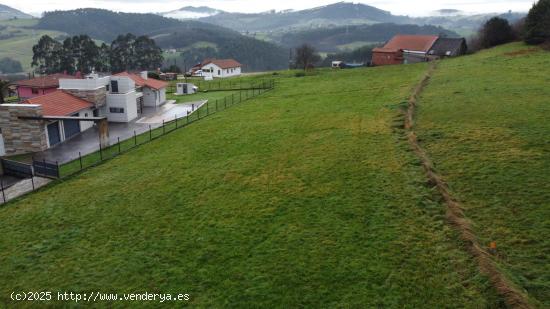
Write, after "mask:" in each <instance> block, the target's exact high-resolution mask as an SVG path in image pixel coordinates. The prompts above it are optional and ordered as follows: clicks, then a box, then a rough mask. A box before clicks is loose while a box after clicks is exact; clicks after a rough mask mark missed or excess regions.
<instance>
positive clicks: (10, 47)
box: [0, 19, 62, 71]
mask: <svg viewBox="0 0 550 309" xmlns="http://www.w3.org/2000/svg"><path fill="white" fill-rule="evenodd" d="M36 23H37V20H35V19H18V20H3V21H0V25H2V26H7V27H8V28H7V29H5V30H3V31H4V32H6V33H11V32H14V31H15V32H17V37H14V38H10V39H5V40H0V59H1V58H4V57H9V58H12V59H14V60H17V61H19V62H21V65H22V66H23V70H25V71H29V70H30V69H31V62H32V47H33V45H35V44H36V43H38V40H39V39H40V37H41V36H43V35H46V34H47V35H49V36H51V37H52V38H55V37H57V36H59V35H61V34H62V33H61V32H57V31H49V30H33V29H27V28H26V27H30V26H33V25H34V24H36Z"/></svg>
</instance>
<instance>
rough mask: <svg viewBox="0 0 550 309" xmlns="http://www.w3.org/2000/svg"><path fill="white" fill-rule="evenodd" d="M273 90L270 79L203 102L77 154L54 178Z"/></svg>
mask: <svg viewBox="0 0 550 309" xmlns="http://www.w3.org/2000/svg"><path fill="white" fill-rule="evenodd" d="M274 87H275V81H274V80H262V81H261V82H259V83H255V84H254V88H251V89H243V90H240V91H238V92H235V93H233V94H231V95H228V96H225V97H223V98H221V99H216V100H211V101H206V102H205V103H204V104H202V105H200V106H198V107H197V109H196V110H194V111H193V112H192V113H191V114H189V113H188V114H187V115H186V116H183V117H177V116H175V117H174V119H173V120H169V121H163V123H162V125H160V126H158V127H155V128H153V127H152V126H149V129H148V130H147V131H146V132H143V133H141V134H138V133H137V132H135V131H134V135H133V136H132V137H130V138H126V139H120V138H118V139H117V142H116V143H115V144H113V145H110V146H109V147H99V150H98V151H96V152H93V153H90V154H85V155H83V154H82V153H78V156H77V158H76V159H75V160H72V161H69V162H63V163H62V164H60V168H59V170H58V175H59V177H60V178H63V177H67V176H70V175H73V174H75V173H78V172H80V171H82V170H84V169H86V168H89V167H91V166H95V165H98V164H100V163H101V162H103V161H105V160H109V159H112V158H114V157H116V156H118V155H120V154H122V153H125V152H127V151H129V150H132V149H134V148H136V147H138V146H140V145H143V144H145V143H148V142H150V141H153V140H155V139H157V138H159V137H162V136H164V135H166V134H169V133H171V132H173V131H175V130H177V129H181V128H184V127H186V126H188V125H190V124H191V123H194V122H196V121H198V120H200V119H203V118H205V117H208V116H210V115H212V114H215V113H217V112H220V111H223V110H225V109H228V108H230V107H232V106H234V105H236V104H239V103H241V102H244V101H246V100H249V99H252V98H255V97H257V96H259V95H261V94H263V93H265V92H267V91H270V90H272V89H274Z"/></svg>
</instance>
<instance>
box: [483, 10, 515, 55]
mask: <svg viewBox="0 0 550 309" xmlns="http://www.w3.org/2000/svg"><path fill="white" fill-rule="evenodd" d="M513 40H514V31H513V29H512V26H510V23H509V22H508V20H506V19H504V18H500V17H493V18H491V19H489V20H488V21H487V22H486V23H485V24H484V25H483V27H482V28H481V31H480V44H481V47H483V48H489V47H493V46H497V45H501V44H506V43H509V42H512V41H513Z"/></svg>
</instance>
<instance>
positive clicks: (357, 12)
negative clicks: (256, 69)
mask: <svg viewBox="0 0 550 309" xmlns="http://www.w3.org/2000/svg"><path fill="white" fill-rule="evenodd" d="M447 11H452V12H454V13H455V14H441V12H436V13H435V15H434V16H430V17H419V18H413V17H409V16H400V15H393V14H391V13H390V12H387V11H384V10H380V9H378V8H376V7H373V6H370V5H366V4H361V3H350V2H339V3H334V4H331V5H326V6H321V7H316V8H312V9H308V10H302V11H282V12H275V11H271V12H264V13H255V14H245V13H228V12H223V13H220V14H218V15H216V16H211V17H204V18H200V19H199V20H200V21H204V22H208V23H212V24H216V25H220V26H224V27H228V28H231V29H234V30H237V31H240V32H267V33H273V32H274V33H280V32H289V31H294V30H307V29H312V28H329V27H338V26H345V25H364V24H376V23H396V24H415V25H420V26H423V25H434V26H441V27H444V28H446V29H450V30H453V31H456V32H459V33H460V34H461V35H469V34H471V33H473V32H474V31H476V30H477V29H478V28H479V27H480V26H481V24H482V23H483V22H485V21H486V20H488V19H489V18H491V17H493V16H500V17H503V18H507V19H509V20H510V21H515V20H517V19H520V18H522V17H524V16H525V13H512V12H509V13H505V14H501V13H494V14H480V15H465V14H460V12H458V11H456V10H452V9H447V10H444V12H447Z"/></svg>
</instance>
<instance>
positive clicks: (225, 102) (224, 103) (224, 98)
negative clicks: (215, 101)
mask: <svg viewBox="0 0 550 309" xmlns="http://www.w3.org/2000/svg"><path fill="white" fill-rule="evenodd" d="M223 108H224V109H225V108H227V97H223Z"/></svg>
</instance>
